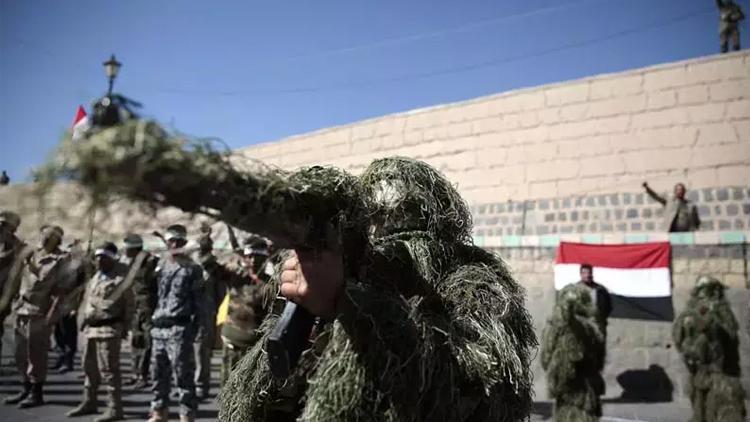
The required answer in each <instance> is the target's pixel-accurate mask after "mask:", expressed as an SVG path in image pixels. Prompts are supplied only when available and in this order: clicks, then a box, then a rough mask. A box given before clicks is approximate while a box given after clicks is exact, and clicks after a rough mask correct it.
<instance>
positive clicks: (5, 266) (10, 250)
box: [0, 211, 32, 366]
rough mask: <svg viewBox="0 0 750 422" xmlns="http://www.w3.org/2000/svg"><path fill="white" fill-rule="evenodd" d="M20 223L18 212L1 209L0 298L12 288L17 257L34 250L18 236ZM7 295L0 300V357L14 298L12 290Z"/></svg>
mask: <svg viewBox="0 0 750 422" xmlns="http://www.w3.org/2000/svg"><path fill="white" fill-rule="evenodd" d="M19 225H21V217H20V216H19V215H18V214H16V213H14V212H12V211H0V298H2V297H3V296H5V289H8V290H10V288H11V287H10V286H11V284H12V283H9V282H8V279H9V278H10V277H11V270H12V269H13V266H14V264H16V261H17V258H18V257H19V255H20V254H21V253H22V251H24V250H26V251H31V250H32V249H31V248H26V245H25V244H24V243H23V242H22V241H21V239H19V238H18V237H17V236H16V230H17V229H18V226H19ZM20 261H22V260H19V264H20ZM7 296H8V298H7V299H6V300H5V302H6V303H5V304H4V305H3V303H2V302H0V357H2V338H3V335H4V328H5V318H7V317H8V315H9V314H10V308H11V307H10V303H11V301H12V300H13V297H12V296H11V292H8V293H7ZM0 366H1V365H0Z"/></svg>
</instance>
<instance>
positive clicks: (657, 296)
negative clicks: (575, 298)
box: [555, 242, 674, 321]
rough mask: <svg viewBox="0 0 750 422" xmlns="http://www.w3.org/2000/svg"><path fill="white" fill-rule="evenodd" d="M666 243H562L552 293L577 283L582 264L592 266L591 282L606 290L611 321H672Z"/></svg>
mask: <svg viewBox="0 0 750 422" xmlns="http://www.w3.org/2000/svg"><path fill="white" fill-rule="evenodd" d="M670 255H671V246H670V244H669V242H654V243H637V244H627V245H591V244H584V243H570V242H561V243H560V247H559V248H558V250H557V259H556V260H555V290H560V289H562V288H563V287H565V286H567V285H568V284H571V283H576V282H578V281H579V280H580V279H581V277H580V273H579V272H580V268H581V264H584V263H587V264H591V266H592V267H593V268H594V281H595V282H597V283H599V284H601V285H603V286H604V287H606V288H607V290H609V293H610V295H611V296H612V315H611V317H614V318H633V319H648V320H661V321H671V320H672V319H673V318H674V309H673V308H672V278H671V273H670V259H671V256H670Z"/></svg>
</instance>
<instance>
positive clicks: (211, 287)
mask: <svg viewBox="0 0 750 422" xmlns="http://www.w3.org/2000/svg"><path fill="white" fill-rule="evenodd" d="M201 231H202V234H201V237H200V238H199V239H198V251H197V252H196V254H195V256H194V257H193V260H194V261H195V262H197V263H198V265H200V266H201V268H202V269H203V287H202V290H203V298H204V299H205V302H206V303H205V305H204V307H205V315H204V316H205V318H206V321H204V322H203V323H202V324H201V325H200V327H199V328H198V333H197V334H196V335H195V343H194V344H193V349H194V353H195V384H196V395H197V396H198V398H199V399H201V400H205V399H207V398H208V396H209V389H210V383H211V355H212V354H213V347H214V336H215V330H214V326H215V325H214V321H215V320H216V309H217V308H218V306H219V292H218V285H217V280H216V278H215V277H214V275H213V274H212V272H211V269H212V268H213V267H214V266H215V265H217V264H216V256H215V255H214V254H213V249H214V242H213V240H211V228H210V226H206V225H204V226H203V227H202V228H201Z"/></svg>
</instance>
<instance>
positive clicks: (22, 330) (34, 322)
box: [5, 226, 67, 407]
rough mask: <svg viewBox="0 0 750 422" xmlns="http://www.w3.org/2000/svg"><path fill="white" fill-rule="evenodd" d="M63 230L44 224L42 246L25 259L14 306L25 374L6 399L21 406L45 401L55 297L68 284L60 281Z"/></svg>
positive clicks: (19, 360) (18, 348)
mask: <svg viewBox="0 0 750 422" xmlns="http://www.w3.org/2000/svg"><path fill="white" fill-rule="evenodd" d="M62 237H63V230H62V229H61V228H60V227H58V226H44V227H43V228H42V230H41V246H40V247H39V248H37V249H36V250H34V252H33V254H32V255H30V256H28V257H27V258H26V259H25V268H24V273H23V275H22V280H21V285H20V289H19V291H18V299H17V300H16V302H15V305H14V308H15V312H16V326H15V348H16V352H15V358H16V366H17V367H18V372H19V373H20V374H21V376H22V377H23V390H22V391H21V392H20V393H19V394H17V395H16V396H13V397H9V398H7V399H6V400H5V403H6V404H15V403H19V406H20V407H34V406H40V405H42V404H44V400H43V395H42V391H43V385H44V382H45V381H46V378H47V353H48V350H49V345H50V344H49V342H50V323H51V320H50V319H51V316H52V314H53V313H54V309H53V303H54V298H55V297H58V296H61V295H62V294H63V293H64V289H65V288H66V287H67V286H62V285H61V284H62V283H61V279H62V277H61V274H60V272H61V271H62V269H63V265H62V263H63V261H64V259H65V254H64V253H63V251H62V250H61V249H60V244H61V243H62Z"/></svg>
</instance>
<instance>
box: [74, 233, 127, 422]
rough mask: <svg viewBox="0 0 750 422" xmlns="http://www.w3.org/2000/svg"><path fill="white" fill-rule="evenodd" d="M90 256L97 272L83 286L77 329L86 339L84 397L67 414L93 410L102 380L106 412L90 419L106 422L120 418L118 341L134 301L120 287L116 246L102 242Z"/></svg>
mask: <svg viewBox="0 0 750 422" xmlns="http://www.w3.org/2000/svg"><path fill="white" fill-rule="evenodd" d="M94 257H95V259H96V267H97V271H96V273H95V274H94V276H93V277H92V279H91V280H90V281H89V283H88V285H87V286H86V291H85V293H84V295H83V301H82V303H81V306H80V312H81V314H82V327H81V330H82V331H83V335H84V337H85V338H86V343H85V344H86V345H85V348H84V352H83V371H84V374H85V376H86V378H85V381H84V393H83V394H84V396H83V401H82V402H81V404H79V405H78V407H76V408H75V409H73V410H71V411H70V412H68V413H67V415H68V416H71V417H72V416H82V415H91V414H94V413H97V398H96V396H97V390H98V388H99V384H100V383H101V382H104V385H105V386H106V389H107V411H106V412H105V413H104V414H103V415H101V416H99V417H97V418H96V419H94V421H95V422H110V421H116V420H121V419H123V411H122V378H121V373H120V344H121V342H122V339H123V338H124V337H125V336H126V335H127V331H128V330H127V329H128V325H129V322H130V320H131V316H132V312H133V305H134V300H133V292H132V290H131V288H130V287H129V286H124V284H125V283H127V281H126V278H127V273H128V270H129V269H128V266H127V265H126V264H124V263H122V262H118V260H117V246H115V244H114V243H111V242H106V243H104V244H102V245H101V246H99V247H98V248H97V249H96V251H95V252H94ZM138 265H140V263H138ZM136 271H137V270H136Z"/></svg>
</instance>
